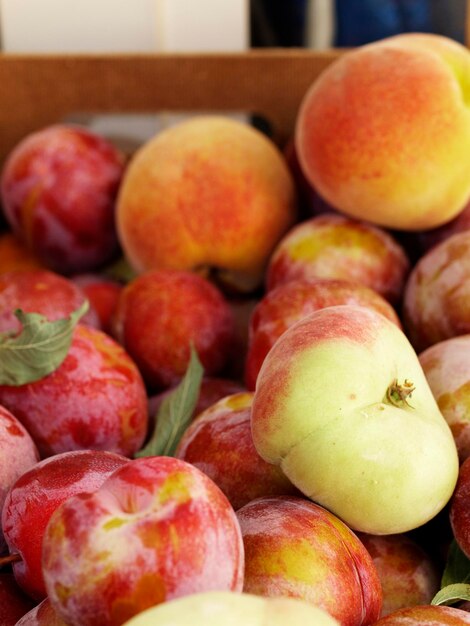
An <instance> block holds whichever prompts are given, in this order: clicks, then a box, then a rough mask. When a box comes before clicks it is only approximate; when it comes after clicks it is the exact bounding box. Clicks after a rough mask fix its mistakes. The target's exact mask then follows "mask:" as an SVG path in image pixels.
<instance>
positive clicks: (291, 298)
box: [245, 278, 401, 390]
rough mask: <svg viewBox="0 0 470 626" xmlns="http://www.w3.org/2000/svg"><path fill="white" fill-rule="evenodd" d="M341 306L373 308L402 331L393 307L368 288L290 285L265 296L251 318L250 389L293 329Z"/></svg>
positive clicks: (322, 282)
mask: <svg viewBox="0 0 470 626" xmlns="http://www.w3.org/2000/svg"><path fill="white" fill-rule="evenodd" d="M338 304H356V305H359V306H367V307H370V308H373V309H375V310H376V311H378V312H379V313H382V315H385V317H387V318H388V319H389V320H390V321H392V322H393V323H394V324H396V325H397V326H398V327H399V328H401V322H400V320H399V318H398V315H397V314H396V312H395V309H394V308H393V307H392V305H391V304H389V303H388V302H387V300H385V299H384V298H382V296H381V295H380V294H378V293H377V292H376V291H373V290H372V289H370V288H369V287H366V286H365V285H361V284H360V283H353V282H351V281H346V280H338V279H327V278H325V279H322V278H317V279H315V278H311V279H296V280H292V281H289V282H287V283H285V284H282V285H280V286H279V287H275V288H274V289H272V290H271V291H269V292H268V293H267V294H265V296H264V297H263V298H262V299H261V300H260V302H259V303H258V304H257V306H256V307H255V308H254V310H253V313H252V315H251V318H250V322H249V327H248V352H247V357H246V363H245V384H246V386H247V388H248V389H250V390H253V389H254V388H255V384H256V379H257V377H258V372H259V370H260V368H261V365H262V363H263V361H264V359H265V357H266V355H267V353H268V352H269V350H270V349H271V348H272V346H273V345H274V343H275V342H276V341H277V339H279V337H280V336H281V335H282V334H283V333H284V332H285V331H286V330H287V329H288V328H290V326H292V325H293V324H294V323H295V322H297V321H299V320H300V319H302V318H304V317H306V316H307V315H309V314H310V313H313V312H314V311H317V310H318V309H322V308H325V307H327V306H334V305H338Z"/></svg>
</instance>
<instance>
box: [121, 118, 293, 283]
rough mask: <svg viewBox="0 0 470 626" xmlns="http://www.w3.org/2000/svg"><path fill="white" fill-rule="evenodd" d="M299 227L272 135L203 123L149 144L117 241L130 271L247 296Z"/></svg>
mask: <svg viewBox="0 0 470 626" xmlns="http://www.w3.org/2000/svg"><path fill="white" fill-rule="evenodd" d="M295 219H296V198H295V189H294V184H293V180H292V176H291V174H290V172H289V169H288V167H287V165H286V162H285V159H284V158H283V155H282V154H281V152H280V151H279V150H278V148H277V147H276V145H275V144H274V143H273V142H272V141H271V140H270V139H268V138H267V137H266V136H265V135H263V134H262V133H260V132H259V131H257V130H255V129H254V128H253V127H251V126H249V125H248V124H244V123H242V122H238V121H235V120H233V119H230V118H229V117H223V116H198V117H194V118H193V119H190V120H188V121H185V122H183V123H180V124H178V125H177V126H174V127H172V128H169V129H167V130H165V131H163V132H161V133H159V134H158V135H156V136H155V137H153V138H152V139H150V140H149V141H148V142H147V143H146V144H144V145H143V146H142V148H141V149H140V150H139V151H138V152H137V153H136V154H135V156H134V157H133V159H132V160H131V162H130V165H129V167H128V169H127V171H126V174H125V175H124V179H123V183H122V186H121V188H120V192H119V197H118V206H117V227H118V233H119V239H120V242H121V245H122V247H123V250H124V253H125V255H126V257H127V258H128V259H129V262H130V263H131V265H132V266H133V267H134V268H135V269H136V270H137V271H138V272H142V271H144V270H149V269H178V270H195V269H196V270H201V269H202V268H204V269H205V270H206V271H208V272H211V273H217V274H218V275H219V278H220V280H222V281H223V282H226V283H228V284H230V285H234V286H235V288H237V289H239V290H242V291H251V290H252V289H253V288H254V287H256V286H258V285H259V284H260V283H261V281H262V277H263V274H264V269H265V265H266V262H267V259H268V257H269V255H270V254H271V252H272V250H273V248H274V246H275V245H276V243H277V242H278V241H279V239H280V238H281V236H282V235H283V234H284V232H285V231H286V230H287V229H288V228H289V226H291V225H292V224H293V223H294V221H295Z"/></svg>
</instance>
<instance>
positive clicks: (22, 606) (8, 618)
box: [0, 572, 34, 626]
mask: <svg viewBox="0 0 470 626" xmlns="http://www.w3.org/2000/svg"><path fill="white" fill-rule="evenodd" d="M33 606H34V602H33V601H32V600H31V598H28V596H27V595H26V594H25V593H24V592H23V591H22V590H21V588H20V587H19V586H18V585H17V584H16V581H15V578H14V576H13V574H12V573H11V572H0V624H1V625H2V626H15V624H16V623H17V621H18V620H19V619H20V618H21V617H23V615H25V614H26V613H28V612H29V611H30V610H31V609H32V608H33Z"/></svg>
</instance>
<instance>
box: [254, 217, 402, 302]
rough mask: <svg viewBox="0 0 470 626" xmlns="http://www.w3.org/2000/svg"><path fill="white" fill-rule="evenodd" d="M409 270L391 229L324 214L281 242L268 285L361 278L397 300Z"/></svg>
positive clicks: (304, 224) (301, 224)
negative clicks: (310, 279) (300, 280)
mask: <svg viewBox="0 0 470 626" xmlns="http://www.w3.org/2000/svg"><path fill="white" fill-rule="evenodd" d="M409 269H410V262H409V260H408V257H407V255H406V253H405V251H404V249H403V248H402V246H401V245H400V244H399V243H398V242H397V241H396V240H395V239H394V237H393V236H392V235H391V234H390V233H388V232H387V231H385V230H383V229H382V228H378V227H376V226H373V225H372V224H368V223H366V222H360V221H357V220H353V219H350V218H347V217H344V216H342V215H334V214H329V215H319V216H317V217H313V218H311V219H309V220H305V221H304V222H301V223H300V224H297V225H296V226H294V227H293V228H291V229H290V230H289V231H288V232H287V233H286V234H285V235H284V237H283V238H282V239H281V241H280V242H279V243H278V245H277V246H276V248H275V250H274V252H273V254H272V256H271V258H270V260H269V264H268V267H267V271H266V287H267V289H268V290H271V289H273V288H274V287H278V286H279V285H282V284H285V283H286V282H288V281H290V280H294V279H299V278H338V279H341V280H351V281H354V282H358V283H361V284H362V285H365V286H366V287H369V288H370V289H374V291H377V293H379V294H380V295H381V296H383V297H384V298H385V299H387V300H389V301H390V302H391V303H392V304H396V303H397V302H399V300H400V298H401V296H402V291H403V287H404V285H405V281H406V277H407V275H408V272H409Z"/></svg>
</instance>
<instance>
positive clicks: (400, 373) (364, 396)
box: [252, 305, 458, 534]
mask: <svg viewBox="0 0 470 626" xmlns="http://www.w3.org/2000/svg"><path fill="white" fill-rule="evenodd" d="M407 386H408V389H411V387H413V386H414V391H412V395H411V397H409V398H407V396H406V388H407ZM403 394H405V395H403ZM400 397H401V398H402V399H401V400H400ZM252 433H253V441H254V444H255V447H256V449H257V450H258V452H259V454H260V455H261V456H262V457H263V458H264V459H265V460H267V461H268V462H271V463H276V464H279V465H280V466H281V468H282V470H283V471H284V473H285V474H286V476H287V477H288V478H289V479H290V480H291V482H292V483H293V484H294V485H295V486H296V487H298V488H299V489H300V490H301V491H302V493H303V494H305V495H306V496H307V497H309V498H311V499H312V500H313V501H315V502H318V503H319V504H321V505H323V506H325V507H326V508H328V509H329V510H330V511H332V512H333V513H335V514H336V515H338V517H340V518H341V519H342V520H343V521H344V522H346V523H347V524H348V526H350V527H351V528H353V529H355V530H358V531H362V532H367V533H370V534H396V533H399V532H406V531H409V530H411V529H413V528H417V527H418V526H421V525H422V524H424V523H425V522H427V521H428V520H430V519H431V518H433V517H434V516H435V515H436V514H437V513H438V512H439V511H440V510H441V509H442V508H443V507H444V506H445V505H446V503H447V502H448V501H449V499H450V497H451V495H452V492H453V489H454V487H455V484H456V481H457V475H458V456H457V449H456V446H455V442H454V439H453V437H452V433H451V431H450V428H449V426H448V424H447V423H446V421H445V419H444V417H443V416H442V414H441V413H440V411H439V408H438V406H437V404H436V401H435V399H434V397H433V395H432V392H431V390H430V388H429V385H428V383H427V381H426V378H425V376H424V372H423V370H422V368H421V365H420V363H419V360H418V357H417V355H416V353H415V351H414V350H413V348H412V347H411V345H410V343H409V341H408V339H407V338H406V336H405V335H404V333H403V332H402V331H401V330H400V329H399V328H398V327H397V326H396V325H395V324H393V323H392V322H390V321H389V320H387V319H386V318H385V317H384V316H383V315H380V314H378V313H376V312H375V311H372V310H371V309H367V308H365V307H357V306H352V305H342V306H334V307H333V306H331V307H326V308H324V309H321V310H319V311H317V312H315V313H312V314H311V315H309V316H308V317H306V318H304V319H303V320H300V321H299V322H297V323H296V324H294V325H293V326H291V328H289V329H288V330H287V331H286V332H285V333H284V334H283V335H282V336H281V337H280V338H279V339H278V341H277V342H276V343H275V345H274V346H273V347H272V349H271V351H270V352H269V353H268V355H267V356H266V359H265V361H264V363H263V366H262V367H261V371H260V373H259V376H258V380H257V385H256V390H255V397H254V401H253V407H252Z"/></svg>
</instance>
